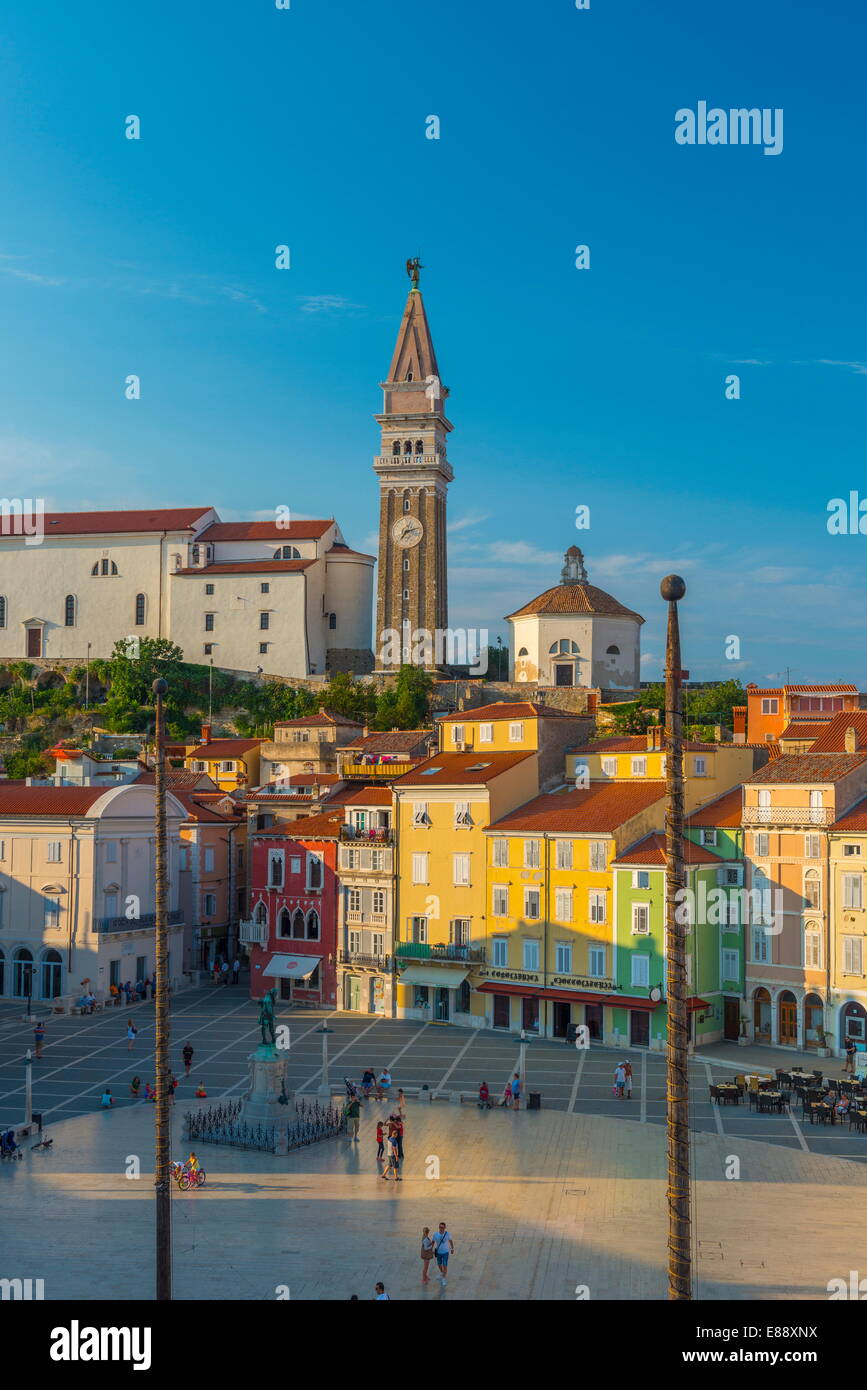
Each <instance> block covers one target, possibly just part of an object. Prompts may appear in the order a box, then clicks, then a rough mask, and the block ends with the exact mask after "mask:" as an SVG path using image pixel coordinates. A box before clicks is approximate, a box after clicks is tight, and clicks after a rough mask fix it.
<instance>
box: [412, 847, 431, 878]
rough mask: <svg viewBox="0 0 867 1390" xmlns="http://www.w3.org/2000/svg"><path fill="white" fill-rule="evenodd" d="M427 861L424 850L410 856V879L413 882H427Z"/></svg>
mask: <svg viewBox="0 0 867 1390" xmlns="http://www.w3.org/2000/svg"><path fill="white" fill-rule="evenodd" d="M427 861H428V855H427V853H426V852H423V853H421V854H414V855H413V856H412V881H413V883H427Z"/></svg>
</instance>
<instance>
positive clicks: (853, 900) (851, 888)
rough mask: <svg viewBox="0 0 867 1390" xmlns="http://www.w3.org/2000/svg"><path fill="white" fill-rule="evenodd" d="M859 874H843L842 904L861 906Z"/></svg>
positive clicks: (861, 879) (861, 896)
mask: <svg viewBox="0 0 867 1390" xmlns="http://www.w3.org/2000/svg"><path fill="white" fill-rule="evenodd" d="M863 881H864V880H863V878H862V876H861V874H844V875H843V906H844V907H853V908H861V907H863V906H864V900H863V893H862V884H863Z"/></svg>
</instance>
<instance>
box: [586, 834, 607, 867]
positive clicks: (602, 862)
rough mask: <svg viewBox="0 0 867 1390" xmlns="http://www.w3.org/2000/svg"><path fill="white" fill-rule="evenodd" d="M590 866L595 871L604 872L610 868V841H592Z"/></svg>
mask: <svg viewBox="0 0 867 1390" xmlns="http://www.w3.org/2000/svg"><path fill="white" fill-rule="evenodd" d="M590 868H591V869H592V870H593V872H594V873H602V872H604V870H605V869H607V868H608V843H607V841H605V840H591V841H590Z"/></svg>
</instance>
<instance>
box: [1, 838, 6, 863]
mask: <svg viewBox="0 0 867 1390" xmlns="http://www.w3.org/2000/svg"><path fill="white" fill-rule="evenodd" d="M5 858H6V841H5V840H0V859H5Z"/></svg>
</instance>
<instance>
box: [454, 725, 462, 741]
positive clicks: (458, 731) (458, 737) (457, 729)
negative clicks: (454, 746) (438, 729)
mask: <svg viewBox="0 0 867 1390" xmlns="http://www.w3.org/2000/svg"><path fill="white" fill-rule="evenodd" d="M463 741H464V726H463V724H453V725H452V743H463Z"/></svg>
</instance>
